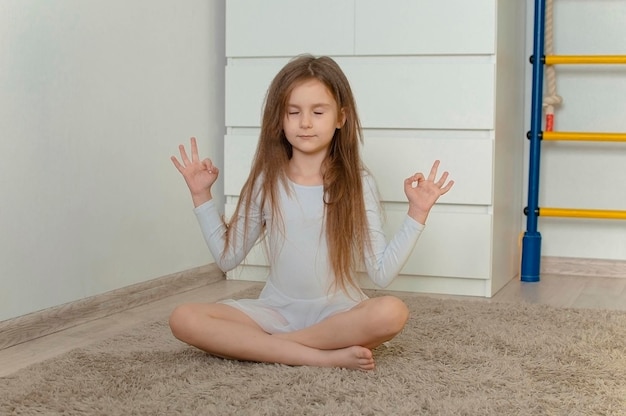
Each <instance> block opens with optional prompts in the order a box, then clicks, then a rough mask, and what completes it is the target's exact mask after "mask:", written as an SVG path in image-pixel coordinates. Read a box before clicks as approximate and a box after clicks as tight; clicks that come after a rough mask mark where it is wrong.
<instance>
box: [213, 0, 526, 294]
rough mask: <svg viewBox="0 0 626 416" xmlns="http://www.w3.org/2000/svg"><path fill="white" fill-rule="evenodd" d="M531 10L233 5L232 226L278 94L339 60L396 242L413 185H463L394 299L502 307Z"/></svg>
mask: <svg viewBox="0 0 626 416" xmlns="http://www.w3.org/2000/svg"><path fill="white" fill-rule="evenodd" d="M524 3H525V2H518V1H510V0H501V1H496V0H473V1H471V2H470V1H467V0H445V1H444V0H421V1H417V0H393V1H385V2H381V1H375V0H359V1H322V2H316V3H314V5H313V3H310V2H306V1H300V0H298V1H294V0H270V1H267V2H250V1H243V0H227V3H226V9H227V12H226V14H227V21H226V32H227V46H226V53H227V68H226V127H227V134H226V136H225V138H224V140H225V146H224V148H225V166H224V174H225V193H226V197H227V207H226V212H227V214H228V213H229V212H230V211H231V210H232V209H233V207H234V204H235V203H236V200H237V195H238V193H239V191H240V189H241V186H242V184H243V181H244V180H245V179H246V177H247V174H248V170H249V168H250V161H251V159H252V156H253V154H254V151H255V147H256V143H257V138H258V133H259V127H260V119H261V112H262V106H263V101H264V98H265V93H266V91H267V88H268V86H269V83H270V81H271V80H272V78H273V77H274V75H275V74H276V73H277V72H278V70H279V69H280V68H281V67H282V66H283V65H284V64H285V63H286V62H287V61H288V60H289V59H290V58H291V57H292V56H295V55H298V54H301V53H312V54H314V55H329V56H331V57H333V58H334V59H335V60H336V61H337V62H338V63H339V65H340V66H341V67H342V69H343V70H344V72H345V73H346V75H347V77H348V79H349V80H350V83H351V85H352V88H353V90H354V94H355V97H356V100H357V106H358V109H359V114H360V117H361V121H362V125H363V128H364V136H365V145H364V147H363V158H364V161H365V163H366V164H367V166H368V167H369V168H370V170H371V171H372V172H373V173H374V175H375V176H376V179H377V182H378V186H379V189H380V193H381V196H382V199H383V204H384V206H385V209H386V220H387V224H386V231H387V233H388V234H389V235H391V234H392V233H393V232H394V230H395V229H396V227H397V225H398V224H399V223H400V221H401V220H402V218H403V216H404V215H405V214H406V208H407V207H406V202H405V201H406V198H405V196H404V193H403V190H402V180H403V178H404V177H406V176H409V175H411V174H412V173H414V172H415V171H426V172H427V171H428V170H429V169H430V166H431V164H432V161H433V160H435V159H440V160H441V161H442V168H444V169H446V170H449V171H450V172H451V175H452V178H453V179H454V180H455V182H456V185H455V186H454V188H453V189H452V191H451V192H449V193H448V194H447V195H445V196H444V197H442V198H441V199H440V201H439V203H438V204H437V205H436V206H435V207H434V208H433V211H432V213H431V216H430V218H429V221H428V224H427V227H426V229H425V230H424V233H423V234H422V237H421V239H420V241H419V242H418V245H417V247H416V249H415V252H414V253H413V255H412V257H411V259H410V260H409V262H408V263H407V265H406V266H405V268H404V269H403V271H402V275H401V276H400V277H399V278H398V279H396V281H394V283H393V284H392V286H391V288H392V289H398V290H413V291H424V292H438V293H449V294H463V295H475V296H491V295H493V294H494V293H495V292H496V291H497V290H498V289H500V288H501V287H502V286H503V285H504V284H505V283H506V282H508V281H509V280H511V279H512V278H513V277H514V276H515V275H516V274H517V273H518V269H519V250H518V246H517V244H518V236H519V233H520V232H521V231H522V224H521V218H522V215H521V206H522V189H521V186H522V182H523V181H522V177H521V175H522V164H523V143H524V140H525V138H524V131H525V130H524V126H523V114H524V109H523V96H524V93H523V70H524V65H525V63H526V62H527V59H526V57H525V56H524V37H525V35H524V16H525V11H524V7H525V5H524ZM264 264H265V260H264V257H263V255H262V253H260V252H258V251H257V252H255V253H253V254H252V255H250V256H249V258H248V259H247V260H246V266H244V267H243V268H240V269H239V270H237V271H235V272H233V273H231V274H230V277H231V278H247V279H259V280H262V279H263V278H264V276H265V274H266V270H265V268H264ZM364 285H365V286H368V284H367V283H366V282H364Z"/></svg>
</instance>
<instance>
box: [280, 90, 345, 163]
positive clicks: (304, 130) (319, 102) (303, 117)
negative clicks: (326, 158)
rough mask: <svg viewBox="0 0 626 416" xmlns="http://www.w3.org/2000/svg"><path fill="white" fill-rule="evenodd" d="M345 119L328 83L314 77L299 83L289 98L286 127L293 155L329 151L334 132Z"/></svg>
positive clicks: (285, 118)
mask: <svg viewBox="0 0 626 416" xmlns="http://www.w3.org/2000/svg"><path fill="white" fill-rule="evenodd" d="M344 122H345V116H344V115H343V110H342V111H341V112H340V111H339V109H338V108H337V102H336V101H335V99H334V98H333V96H332V95H331V93H330V91H329V90H328V88H326V86H325V85H324V84H323V83H322V82H320V81H319V80H317V79H315V78H313V79H309V80H307V81H304V82H302V83H300V84H298V85H297V86H296V87H295V88H294V89H293V90H292V91H291V95H290V96H289V99H288V100H287V108H286V113H285V116H284V118H283V131H284V132H285V136H286V137H287V140H288V141H289V143H290V144H291V146H292V147H293V155H294V156H296V154H301V155H319V154H321V153H323V154H324V155H326V153H327V152H328V148H329V147H330V143H331V141H332V139H333V136H334V134H335V129H338V128H341V126H343V123H344Z"/></svg>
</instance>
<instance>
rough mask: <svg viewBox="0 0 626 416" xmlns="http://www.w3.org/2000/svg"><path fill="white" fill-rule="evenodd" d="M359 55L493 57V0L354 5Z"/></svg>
mask: <svg viewBox="0 0 626 416" xmlns="http://www.w3.org/2000/svg"><path fill="white" fill-rule="evenodd" d="M355 4H356V10H355V16H356V17H355V51H356V54H357V55H419V54H421V55H452V54H464V55H468V54H493V53H494V50H495V18H496V16H495V15H496V5H495V0H472V1H468V0H443V1H442V0H421V1H415V0H389V1H386V2H385V4H384V7H381V2H380V0H359V1H357V2H355Z"/></svg>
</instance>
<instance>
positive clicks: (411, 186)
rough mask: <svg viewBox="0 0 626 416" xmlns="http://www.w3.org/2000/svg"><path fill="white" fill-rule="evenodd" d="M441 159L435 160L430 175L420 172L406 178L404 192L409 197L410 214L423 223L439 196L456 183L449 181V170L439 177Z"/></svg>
mask: <svg viewBox="0 0 626 416" xmlns="http://www.w3.org/2000/svg"><path fill="white" fill-rule="evenodd" d="M438 168H439V161H438V160H435V163H433V166H432V168H431V169H430V173H429V174H428V177H424V175H423V174H422V173H421V172H420V173H416V174H415V175H413V176H411V177H409V178H406V179H405V180H404V193H405V194H406V197H407V198H408V199H409V216H411V217H412V218H413V219H415V220H416V221H417V222H419V223H421V224H425V222H426V218H427V217H428V213H429V212H430V209H431V208H432V207H433V205H435V203H436V202H437V200H438V199H439V197H440V196H441V195H443V194H445V193H447V192H448V191H449V190H450V189H451V188H452V185H454V181H448V182H446V181H447V179H448V172H444V173H443V174H442V175H441V177H440V178H439V179H437V169H438Z"/></svg>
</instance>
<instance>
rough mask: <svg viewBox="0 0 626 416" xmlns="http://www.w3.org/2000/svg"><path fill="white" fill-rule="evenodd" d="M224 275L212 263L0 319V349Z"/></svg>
mask: <svg viewBox="0 0 626 416" xmlns="http://www.w3.org/2000/svg"><path fill="white" fill-rule="evenodd" d="M220 279H224V273H222V271H221V270H219V269H218V268H217V266H216V265H215V263H212V264H208V265H206V266H201V267H196V268H194V269H190V270H185V271H182V272H179V273H174V274H170V275H167V276H163V277H160V278H157V279H152V280H149V281H147V282H142V283H137V284H134V285H131V286H127V287H123V288H120V289H116V290H112V291H110V292H106V293H102V294H100V295H96V296H91V297H88V298H85V299H80V300H77V301H74V302H70V303H66V304H64V305H59V306H55V307H52V308H48V309H44V310H42V311H38V312H33V313H30V314H28V315H23V316H18V317H17V318H12V319H7V320H6V321H2V322H0V349H4V348H8V347H10V346H12V345H17V344H21V343H22V342H26V341H29V340H32V339H35V338H39V337H42V336H44V335H49V334H52V333H54V332H58V331H61V330H63V329H67V328H71V327H73V326H76V325H80V324H83V323H85V322H89V321H92V320H94V319H99V318H104V317H105V316H109V315H112V314H114V313H118V312H122V311H125V310H128V309H131V308H134V307H137V306H140V305H144V304H146V303H149V302H153V301H156V300H159V299H162V298H164V297H166V296H170V295H174V294H177V293H182V292H185V291H188V290H192V289H196V288H199V287H202V286H205V285H207V284H210V283H212V282H215V281H218V280H220Z"/></svg>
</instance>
